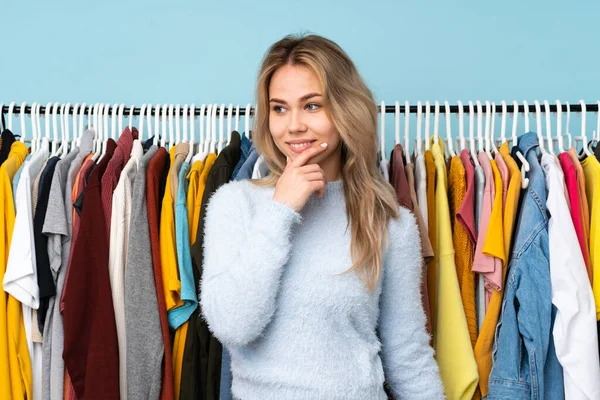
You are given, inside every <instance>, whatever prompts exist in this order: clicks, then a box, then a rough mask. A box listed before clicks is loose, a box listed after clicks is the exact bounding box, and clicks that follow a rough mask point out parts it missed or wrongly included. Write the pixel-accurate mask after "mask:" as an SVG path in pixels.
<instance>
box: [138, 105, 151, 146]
mask: <svg viewBox="0 0 600 400" xmlns="http://www.w3.org/2000/svg"><path fill="white" fill-rule="evenodd" d="M146 107H147V105H146V104H142V106H141V108H140V129H139V131H138V140H139V141H140V143H141V144H142V146H143V145H144V119H145V117H146ZM148 137H150V135H148Z"/></svg>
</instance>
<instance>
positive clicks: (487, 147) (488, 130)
mask: <svg viewBox="0 0 600 400" xmlns="http://www.w3.org/2000/svg"><path fill="white" fill-rule="evenodd" d="M480 104H481V103H479V104H478V105H477V107H478V110H477V113H478V114H479V105H480ZM491 111H492V110H491V109H490V102H489V101H487V100H486V102H485V154H487V156H488V158H489V159H490V160H493V159H494V157H492V152H491V150H490V147H491V146H490V137H491V128H490V125H491V119H492V116H491Z"/></svg>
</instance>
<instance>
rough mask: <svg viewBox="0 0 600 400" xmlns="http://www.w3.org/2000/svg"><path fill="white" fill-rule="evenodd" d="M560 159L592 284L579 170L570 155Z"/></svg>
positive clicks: (562, 155)
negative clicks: (578, 175)
mask: <svg viewBox="0 0 600 400" xmlns="http://www.w3.org/2000/svg"><path fill="white" fill-rule="evenodd" d="M558 158H559V159H560V165H561V167H562V170H563V173H564V174H565V182H566V184H567V193H568V194H569V201H570V202H571V219H572V220H573V226H574V227H575V232H576V233H577V240H579V247H581V254H583V260H584V261H585V268H586V270H587V273H588V277H589V278H590V282H591V281H592V267H591V265H590V254H589V251H588V245H587V241H586V239H585V230H584V229H585V228H584V227H583V224H584V222H583V213H582V211H581V200H580V194H579V184H578V182H577V168H576V167H575V164H573V160H571V157H570V156H569V153H566V152H563V153H561V154H560V155H559V156H558Z"/></svg>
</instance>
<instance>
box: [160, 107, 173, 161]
mask: <svg viewBox="0 0 600 400" xmlns="http://www.w3.org/2000/svg"><path fill="white" fill-rule="evenodd" d="M167 111H168V106H167V105H166V104H163V106H162V119H161V122H162V124H161V128H162V129H161V137H160V145H161V147H165V148H166V144H167ZM167 150H168V151H169V152H170V151H171V147H169V148H168V149H167Z"/></svg>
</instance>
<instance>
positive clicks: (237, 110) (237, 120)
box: [235, 104, 244, 136]
mask: <svg viewBox="0 0 600 400" xmlns="http://www.w3.org/2000/svg"><path fill="white" fill-rule="evenodd" d="M239 126H240V105H239V104H238V105H237V106H235V130H236V132H238V133H239V132H240V129H239ZM241 135H242V136H244V132H242V133H241Z"/></svg>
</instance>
